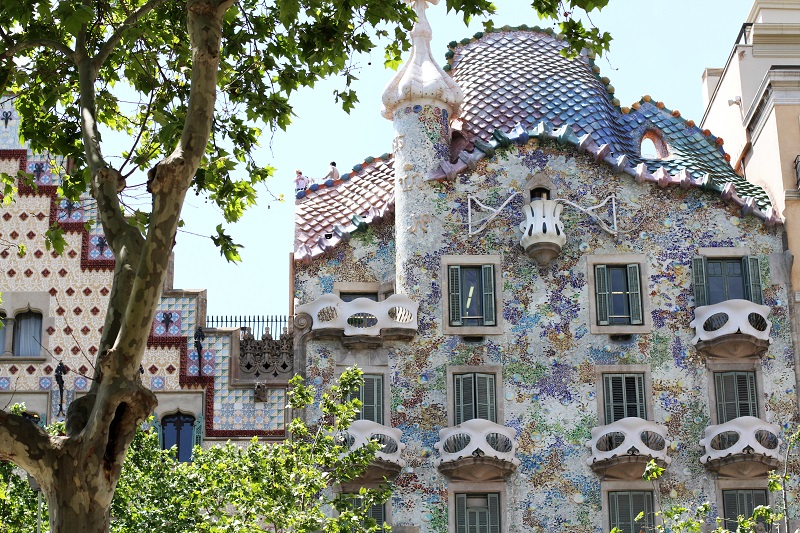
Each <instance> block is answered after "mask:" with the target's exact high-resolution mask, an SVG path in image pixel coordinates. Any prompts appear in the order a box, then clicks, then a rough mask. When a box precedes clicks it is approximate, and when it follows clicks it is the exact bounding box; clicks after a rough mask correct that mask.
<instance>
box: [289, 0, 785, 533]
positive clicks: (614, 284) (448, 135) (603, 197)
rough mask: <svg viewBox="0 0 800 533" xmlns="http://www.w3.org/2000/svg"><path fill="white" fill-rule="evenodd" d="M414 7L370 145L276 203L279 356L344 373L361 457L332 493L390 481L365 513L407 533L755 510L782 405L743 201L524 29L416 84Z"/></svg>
mask: <svg viewBox="0 0 800 533" xmlns="http://www.w3.org/2000/svg"><path fill="white" fill-rule="evenodd" d="M415 7H416V9H417V11H418V15H419V21H418V22H417V24H416V26H415V28H414V30H413V31H412V34H411V35H412V41H413V49H412V52H411V57H410V58H409V59H408V61H407V62H406V65H405V66H404V68H403V69H402V70H401V71H400V72H398V74H397V76H396V77H395V78H394V79H393V80H392V81H391V82H390V83H389V85H388V86H387V89H386V91H385V93H384V97H383V102H384V112H383V115H384V117H385V118H387V119H389V120H392V121H393V123H394V125H395V137H394V139H393V141H392V152H391V153H390V154H384V155H383V156H380V157H376V158H373V157H370V158H367V160H366V161H365V162H364V163H362V164H359V165H356V167H354V169H353V171H352V172H351V173H348V174H344V175H342V177H341V180H339V181H336V182H334V181H329V182H327V183H325V184H322V185H314V186H312V187H311V188H310V189H309V190H307V191H301V192H299V193H298V194H297V200H296V230H295V237H296V240H295V255H294V258H295V272H294V292H295V296H296V300H297V304H296V308H295V314H296V317H295V355H296V358H297V359H298V361H301V364H302V365H303V366H305V372H306V375H307V377H308V378H309V380H311V381H312V382H313V383H315V384H316V385H317V386H318V390H319V392H320V393H321V392H322V391H323V390H324V388H325V387H326V386H328V385H330V384H331V383H332V382H333V380H334V378H335V377H336V376H337V375H338V374H339V373H341V372H342V371H343V369H344V368H346V367H348V366H351V365H358V366H359V367H361V368H362V369H363V370H364V372H365V385H364V387H363V389H362V391H361V393H360V394H361V396H360V397H361V400H362V401H363V402H364V409H363V410H362V413H361V415H360V418H361V420H359V421H357V422H356V424H355V425H354V426H353V428H351V430H350V433H349V439H350V440H349V442H350V443H351V446H358V445H360V443H362V442H364V441H365V440H366V439H368V438H377V439H379V440H380V441H381V443H382V444H383V445H384V446H383V448H382V450H381V452H380V453H379V454H378V458H377V459H376V461H375V463H374V464H373V466H372V467H371V468H370V470H369V471H368V472H367V473H366V474H365V475H364V476H363V478H362V479H361V480H360V483H357V484H355V485H354V486H347V487H341V490H342V492H352V491H353V490H355V488H357V486H358V485H359V484H360V485H371V484H374V483H377V482H379V481H381V480H383V479H384V478H387V479H391V480H393V481H394V486H395V491H394V494H393V496H392V498H391V500H390V501H389V502H388V503H387V504H386V505H385V506H383V507H381V508H377V509H374V510H373V511H374V513H373V514H374V516H376V517H379V518H381V519H385V520H386V521H387V522H388V523H390V524H391V525H392V527H393V530H394V531H401V532H410V531H413V532H425V533H433V532H436V533H445V532H450V533H467V532H470V533H472V532H475V533H478V532H481V533H484V532H485V533H500V532H514V531H576V532H577V531H609V530H610V529H611V528H612V527H619V528H620V529H622V530H623V531H625V532H627V533H633V532H637V531H640V530H641V529H645V530H649V528H652V527H653V525H654V523H655V522H654V521H655V520H657V518H655V517H654V513H655V512H656V511H657V510H659V509H662V508H665V507H666V506H669V505H671V504H678V503H680V504H687V503H699V502H702V501H705V500H708V501H710V502H711V504H712V512H711V519H710V522H709V525H710V526H711V527H712V528H713V527H715V526H714V525H713V524H714V522H713V519H714V518H716V517H720V518H722V519H725V520H726V522H725V525H726V526H727V527H729V528H735V519H736V516H737V515H738V514H749V513H751V512H752V509H753V508H754V507H755V506H757V505H759V504H763V503H777V502H776V501H775V496H774V495H770V494H769V492H768V491H767V490H766V488H767V472H768V471H769V470H773V469H776V468H781V469H782V468H783V463H782V461H783V453H784V451H785V442H784V441H785V437H786V434H787V431H789V430H790V429H792V428H794V427H795V426H796V424H797V405H798V404H797V379H796V374H795V365H796V356H795V350H794V348H793V345H792V332H791V321H790V308H791V306H790V301H789V299H790V295H792V294H793V293H792V292H791V288H790V286H789V272H790V268H791V255H790V254H787V253H786V252H785V251H784V245H783V239H784V227H783V226H782V224H781V221H780V217H779V215H778V213H777V212H776V210H775V209H774V208H773V207H772V204H771V203H770V200H769V197H768V196H767V194H766V193H765V192H764V191H763V190H762V189H761V188H759V187H757V186H755V185H753V184H750V183H748V182H747V181H745V180H744V179H743V178H741V177H740V176H738V175H737V174H735V173H734V172H733V170H732V169H731V167H730V164H729V162H728V157H727V156H726V154H725V151H724V149H723V147H722V142H721V139H718V138H716V137H715V136H713V135H712V134H711V133H710V132H708V131H701V130H700V129H699V128H697V127H696V126H695V124H694V123H693V122H692V121H690V120H686V119H684V118H682V117H681V116H680V113H679V112H677V111H672V110H669V109H667V108H666V107H665V106H664V104H662V103H661V102H657V101H655V100H653V99H651V98H649V97H645V98H643V99H642V100H641V101H640V102H637V103H636V104H634V105H633V106H631V107H630V108H625V107H620V105H619V102H618V101H617V100H616V99H615V98H614V95H613V92H614V88H613V86H611V85H610V84H609V81H608V80H607V79H605V78H602V77H600V75H599V69H598V68H597V67H596V66H595V65H594V63H593V61H592V60H591V59H590V58H588V57H586V56H582V57H579V58H577V59H574V60H568V59H566V58H564V57H562V56H561V55H559V53H558V51H559V50H560V49H561V47H562V46H563V44H562V43H561V41H560V40H559V39H558V37H555V36H553V35H552V33H550V32H543V31H540V30H539V29H538V28H526V27H520V28H503V29H501V30H498V31H496V32H493V33H488V34H476V35H475V36H474V37H473V38H470V39H465V40H463V41H461V42H453V43H451V47H450V50H449V51H448V53H447V60H448V62H447V64H446V66H445V69H441V68H439V67H438V65H436V63H435V61H434V60H433V59H432V58H431V55H430V47H429V42H430V35H431V28H430V27H429V25H428V23H427V21H426V18H425V7H426V6H425V2H424V1H419V2H417V3H416V6H415ZM642 139H649V140H651V141H652V143H653V145H654V146H655V148H656V151H657V153H656V154H655V155H651V156H648V155H643V154H642V153H641V152H640V145H641V141H642ZM387 145H388V141H387ZM309 416H310V417H311V419H313V418H314V416H316V415H315V413H313V412H312V413H309ZM650 460H654V461H655V462H656V463H657V464H659V465H660V466H662V467H664V468H665V469H666V471H665V474H664V475H663V477H662V478H661V479H659V480H658V481H657V482H650V481H644V480H642V477H641V476H642V473H643V471H644V468H645V466H646V464H647V462H648V461H650ZM795 466H796V465H794V466H792V468H791V469H790V472H794V473H793V474H792V476H793V477H792V479H791V481H790V482H789V483H788V484H787V485H789V486H796V484H797V481H798V477H797V473H796V471H795ZM793 484H794V485H793ZM789 499H790V507H791V511H792V512H793V513H794V516H796V513H797V511H798V502H796V501H795V496H794V494H790V495H789ZM640 512H642V513H643V516H644V518H643V519H642V520H640V521H637V520H636V516H637V515H638V514H639V513H640ZM727 520H733V521H732V522H731V521H727ZM795 527H796V526H795Z"/></svg>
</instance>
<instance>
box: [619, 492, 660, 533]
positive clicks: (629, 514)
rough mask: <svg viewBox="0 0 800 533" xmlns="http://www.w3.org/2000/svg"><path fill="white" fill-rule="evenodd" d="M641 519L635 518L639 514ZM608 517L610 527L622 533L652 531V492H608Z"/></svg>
mask: <svg viewBox="0 0 800 533" xmlns="http://www.w3.org/2000/svg"><path fill="white" fill-rule="evenodd" d="M640 514H641V515H642V519H641V520H636V518H637V517H638V516H639V515H640ZM608 517H609V522H610V523H611V528H612V529H613V528H619V529H620V530H621V531H622V533H639V532H640V531H641V530H644V531H653V529H654V513H653V493H652V492H650V491H621V492H609V493H608Z"/></svg>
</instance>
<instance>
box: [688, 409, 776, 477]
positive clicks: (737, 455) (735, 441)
mask: <svg viewBox="0 0 800 533" xmlns="http://www.w3.org/2000/svg"><path fill="white" fill-rule="evenodd" d="M779 432H780V430H779V429H778V426H776V425H774V424H768V423H767V422H764V421H763V420H761V419H760V418H756V417H754V416H740V417H739V418H734V419H733V420H731V421H730V422H726V423H725V424H719V425H716V426H708V427H707V428H706V431H705V435H704V436H703V440H701V441H700V446H703V448H704V452H703V457H701V458H700V462H701V463H703V464H704V465H706V468H708V469H709V470H713V471H715V472H718V473H719V475H720V477H729V478H738V479H744V478H753V477H765V476H766V475H767V472H769V471H770V470H774V469H775V468H776V467H777V466H778V465H779V464H780V455H779V454H778V450H779V448H780V445H781V439H780V438H778V434H779Z"/></svg>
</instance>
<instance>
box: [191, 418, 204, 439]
mask: <svg viewBox="0 0 800 533" xmlns="http://www.w3.org/2000/svg"><path fill="white" fill-rule="evenodd" d="M203 426H205V423H204V421H203V415H202V413H201V414H199V415H197V418H196V419H195V421H194V425H193V426H192V444H193V445H194V446H202V445H203V430H204V429H205V428H204V427H203Z"/></svg>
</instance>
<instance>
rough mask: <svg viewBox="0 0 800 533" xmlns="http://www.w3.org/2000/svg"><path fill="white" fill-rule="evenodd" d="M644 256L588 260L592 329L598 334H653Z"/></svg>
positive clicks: (612, 255)
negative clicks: (647, 296)
mask: <svg viewBox="0 0 800 533" xmlns="http://www.w3.org/2000/svg"><path fill="white" fill-rule="evenodd" d="M646 264H647V257H646V256H645V255H644V254H601V255H589V256H587V257H586V266H587V281H588V284H587V285H588V290H589V302H588V303H587V306H586V307H588V308H589V330H590V331H591V332H592V333H594V334H607V335H630V334H633V333H649V332H650V329H651V327H652V319H651V317H650V303H649V301H648V300H647V298H645V294H646V292H647V282H646V280H647V271H646Z"/></svg>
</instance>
